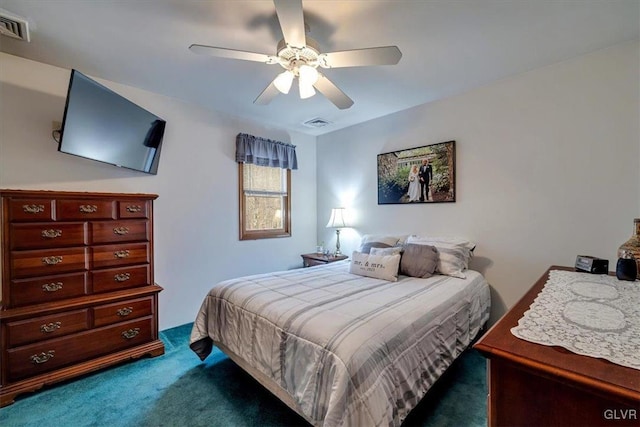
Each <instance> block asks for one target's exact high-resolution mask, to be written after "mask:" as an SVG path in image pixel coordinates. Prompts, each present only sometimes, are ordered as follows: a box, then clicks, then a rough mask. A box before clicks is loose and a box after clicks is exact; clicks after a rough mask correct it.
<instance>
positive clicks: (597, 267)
mask: <svg viewBox="0 0 640 427" xmlns="http://www.w3.org/2000/svg"><path fill="white" fill-rule="evenodd" d="M576 270H580V271H586V272H587V273H593V274H607V273H608V272H609V260H608V259H602V258H597V257H594V256H589V255H578V256H577V257H576Z"/></svg>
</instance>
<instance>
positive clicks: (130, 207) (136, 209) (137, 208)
mask: <svg viewBox="0 0 640 427" xmlns="http://www.w3.org/2000/svg"><path fill="white" fill-rule="evenodd" d="M126 209H127V212H131V213H136V212H140V211H141V210H142V206H140V205H127V207H126Z"/></svg>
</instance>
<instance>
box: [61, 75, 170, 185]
mask: <svg viewBox="0 0 640 427" xmlns="http://www.w3.org/2000/svg"><path fill="white" fill-rule="evenodd" d="M165 124H166V122H165V121H164V120H162V119H161V118H160V117H158V116H156V115H155V114H152V113H150V112H149V111H147V110H145V109H144V108H142V107H140V106H138V105H136V104H134V103H133V102H131V101H129V100H128V99H126V98H124V97H122V96H120V95H118V94H117V93H115V92H113V91H112V90H110V89H108V88H106V87H104V86H103V85H101V84H100V83H98V82H96V81H94V80H92V79H90V78H89V77H87V76H85V75H83V74H82V73H80V72H79V71H77V70H71V79H70V81H69V90H68V92H67V102H66V105H65V108H64V117H63V119H62V128H61V130H60V133H61V135H60V142H59V144H58V151H60V152H62V153H67V154H73V155H75V156H80V157H85V158H87V159H91V160H97V161H99V162H103V163H109V164H112V165H115V166H119V167H123V168H128V169H133V170H136V171H140V172H145V173H149V174H154V175H155V174H156V173H157V172H158V162H159V160H160V149H161V147H162V137H163V135H164V128H165Z"/></svg>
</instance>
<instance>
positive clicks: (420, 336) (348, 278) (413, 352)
mask: <svg viewBox="0 0 640 427" xmlns="http://www.w3.org/2000/svg"><path fill="white" fill-rule="evenodd" d="M465 274H466V276H467V278H466V279H460V278H454V277H449V276H442V275H436V276H433V277H431V278H428V279H419V278H412V277H405V276H399V280H398V281H397V282H388V281H384V280H379V279H374V278H369V277H363V276H358V275H354V274H350V273H349V261H348V260H347V261H340V262H334V263H331V264H327V265H323V266H317V267H311V268H305V269H297V270H289V271H282V272H276V273H269V274H260V275H253V276H247V277H242V278H238V279H233V280H227V281H224V282H221V283H219V284H218V285H216V286H214V287H213V288H212V289H211V291H210V292H209V293H208V294H207V295H206V297H205V299H204V301H203V304H202V307H201V308H200V310H199V312H198V314H197V317H196V320H195V322H194V326H193V330H192V333H191V339H190V343H191V348H192V349H193V350H194V351H195V352H196V353H197V354H198V356H199V357H200V358H201V359H203V360H204V358H206V356H207V355H208V354H209V353H210V352H211V349H212V345H213V343H219V344H220V347H221V348H222V349H223V350H224V351H226V352H228V353H229V354H232V355H233V356H234V357H233V358H234V359H236V360H237V359H238V358H240V359H241V362H242V363H240V365H241V366H243V368H245V369H247V367H248V369H247V370H248V371H249V372H250V373H254V376H255V377H256V378H260V379H262V381H261V382H262V383H263V384H265V379H266V384H265V385H267V386H268V388H270V389H271V390H272V391H274V389H275V390H276V391H278V392H284V393H285V394H286V395H287V396H288V397H290V399H287V400H290V402H292V403H293V405H292V404H291V403H288V404H289V405H290V406H292V407H293V409H295V410H296V411H298V412H299V413H300V414H301V415H302V416H303V417H304V418H305V419H307V420H308V421H309V422H311V423H312V424H314V425H318V426H362V425H367V426H383V425H384V426H387V425H400V424H401V423H402V421H403V420H404V418H405V417H406V416H407V414H408V413H409V411H410V410H411V409H412V408H413V407H414V406H415V405H416V404H417V403H418V402H419V401H420V399H421V398H422V397H423V396H424V395H425V393H426V392H427V390H428V389H429V388H430V387H431V386H432V385H433V384H434V383H435V381H436V380H437V379H438V378H439V377H440V375H442V373H443V372H444V371H445V370H446V368H447V367H448V366H450V365H451V363H452V362H453V361H454V360H455V358H456V357H458V356H459V355H460V354H461V353H462V352H463V351H464V350H465V349H466V348H467V346H468V345H469V344H470V343H471V341H472V340H473V338H474V337H475V336H476V335H477V333H478V332H479V330H480V329H481V327H482V326H483V324H484V323H485V322H486V321H487V320H488V318H489V309H490V295H489V286H488V284H487V282H486V280H485V279H484V277H483V276H482V275H481V274H480V273H477V272H475V271H471V270H468V271H466V272H465ZM279 394H280V393H276V395H279ZM279 397H280V396H279ZM281 399H282V397H281Z"/></svg>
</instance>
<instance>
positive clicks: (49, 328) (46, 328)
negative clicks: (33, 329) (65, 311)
mask: <svg viewBox="0 0 640 427" xmlns="http://www.w3.org/2000/svg"><path fill="white" fill-rule="evenodd" d="M61 327H62V323H61V322H55V323H47V324H45V325H42V326H40V332H42V333H43V334H50V333H51V332H53V331H55V330H57V329H60V328H61Z"/></svg>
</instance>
